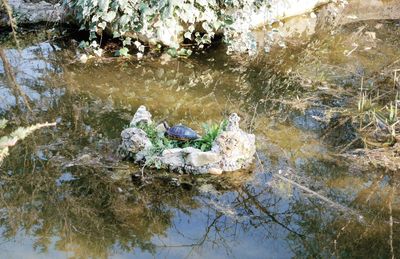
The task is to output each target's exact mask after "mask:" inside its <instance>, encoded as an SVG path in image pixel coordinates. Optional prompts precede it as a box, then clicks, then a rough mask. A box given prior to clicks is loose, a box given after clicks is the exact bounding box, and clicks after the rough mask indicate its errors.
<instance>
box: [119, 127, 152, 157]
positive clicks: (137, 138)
mask: <svg viewBox="0 0 400 259" xmlns="http://www.w3.org/2000/svg"><path fill="white" fill-rule="evenodd" d="M121 138H122V143H121V145H120V146H119V149H120V151H121V152H122V154H125V155H127V154H128V153H133V154H136V153H139V152H140V151H143V150H145V149H149V148H151V147H152V144H151V141H150V139H149V138H148V137H147V135H146V133H145V132H144V131H143V130H141V129H138V128H127V129H124V130H123V131H122V132H121Z"/></svg>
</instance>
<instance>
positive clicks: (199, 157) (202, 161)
mask: <svg viewBox="0 0 400 259" xmlns="http://www.w3.org/2000/svg"><path fill="white" fill-rule="evenodd" d="M219 161H221V156H220V155H219V154H217V153H215V152H201V151H200V152H197V151H194V152H192V153H190V154H189V155H188V156H187V157H186V164H187V165H190V166H194V167H200V166H205V165H209V164H214V163H217V162H219Z"/></svg>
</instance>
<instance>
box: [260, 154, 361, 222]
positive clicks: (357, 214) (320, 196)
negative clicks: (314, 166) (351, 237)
mask: <svg viewBox="0 0 400 259" xmlns="http://www.w3.org/2000/svg"><path fill="white" fill-rule="evenodd" d="M256 155H257V159H258V161H259V163H260V165H261V167H262V169H263V172H265V169H264V165H263V164H262V161H261V159H260V157H259V156H258V153H257V152H256ZM279 172H281V170H279ZM272 176H273V177H277V178H279V179H280V180H282V181H285V182H288V183H290V184H292V185H294V186H296V187H298V188H299V189H301V190H303V191H305V192H307V193H309V194H312V195H313V196H315V197H317V198H318V199H320V200H323V201H325V202H326V203H329V204H331V205H332V206H333V207H335V208H337V209H339V210H341V211H342V212H345V213H349V212H350V213H351V214H353V215H356V216H357V217H358V219H360V220H362V219H363V216H362V215H361V214H360V213H358V212H357V211H355V210H354V209H351V208H348V207H346V206H343V205H341V204H339V203H337V202H334V201H332V200H331V199H329V198H327V197H325V196H322V195H321V194H319V193H317V192H315V191H313V190H311V189H309V188H307V187H305V186H303V185H301V184H299V183H297V182H295V181H293V180H290V179H288V178H286V177H284V176H283V175H280V174H273V175H272Z"/></svg>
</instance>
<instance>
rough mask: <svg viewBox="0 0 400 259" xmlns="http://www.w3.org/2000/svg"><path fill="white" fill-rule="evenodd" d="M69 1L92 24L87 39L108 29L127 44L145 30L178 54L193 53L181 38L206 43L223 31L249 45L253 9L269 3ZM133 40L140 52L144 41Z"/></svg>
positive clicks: (87, 26)
mask: <svg viewBox="0 0 400 259" xmlns="http://www.w3.org/2000/svg"><path fill="white" fill-rule="evenodd" d="M65 4H66V5H67V6H68V7H69V8H72V9H73V10H74V11H75V13H76V15H77V19H78V21H79V22H81V23H82V27H81V29H89V31H90V37H89V41H92V40H95V39H97V37H98V35H101V34H102V33H103V31H104V30H109V31H111V32H112V34H113V36H114V37H115V38H120V39H121V41H122V42H123V46H124V47H125V46H129V45H131V39H132V38H136V39H138V38H139V36H141V37H144V38H146V39H147V40H148V42H149V43H150V44H152V45H157V43H162V44H164V45H167V46H169V47H170V48H174V49H175V50H176V51H177V55H178V56H179V55H183V56H186V55H190V52H189V53H188V51H187V50H185V49H184V48H181V47H180V46H179V42H182V41H183V39H189V40H191V41H193V42H194V43H196V44H197V46H198V47H199V48H202V47H203V46H204V45H205V44H209V43H211V40H212V38H213V37H214V36H215V34H216V33H220V32H222V33H223V34H224V35H225V36H226V37H225V40H226V41H227V42H233V39H234V38H235V37H236V38H238V37H239V38H240V36H243V43H244V44H247V45H249V46H250V45H251V44H253V43H250V44H248V42H247V41H248V40H249V38H248V32H249V26H250V21H251V13H252V11H254V10H256V9H257V8H259V7H261V6H264V7H265V6H267V5H266V3H265V1H260V0H242V1H236V0H211V1H207V0H65ZM234 42H235V43H237V42H238V41H237V39H236V40H235V41H234ZM134 45H135V47H136V49H137V50H138V51H139V52H143V51H144V47H142V46H141V45H139V44H134ZM246 47H248V46H246ZM179 51H181V53H179ZM117 54H119V55H121V56H126V55H127V51H126V50H125V49H123V50H120V51H119V52H118V53H117Z"/></svg>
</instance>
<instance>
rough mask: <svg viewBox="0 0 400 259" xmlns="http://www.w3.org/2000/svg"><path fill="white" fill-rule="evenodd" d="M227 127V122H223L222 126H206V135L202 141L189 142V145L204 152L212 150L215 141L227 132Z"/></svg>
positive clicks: (204, 127)
mask: <svg viewBox="0 0 400 259" xmlns="http://www.w3.org/2000/svg"><path fill="white" fill-rule="evenodd" d="M227 125H228V121H227V120H223V121H222V122H221V123H220V124H204V125H203V129H204V135H203V136H202V137H201V138H200V139H197V140H194V141H191V142H189V145H192V146H193V147H195V148H198V149H200V150H202V151H209V150H211V148H212V144H213V142H214V140H215V139H216V138H217V137H218V136H219V135H220V134H221V133H222V132H223V131H224V130H226V126H227Z"/></svg>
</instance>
